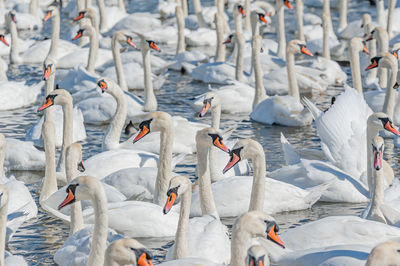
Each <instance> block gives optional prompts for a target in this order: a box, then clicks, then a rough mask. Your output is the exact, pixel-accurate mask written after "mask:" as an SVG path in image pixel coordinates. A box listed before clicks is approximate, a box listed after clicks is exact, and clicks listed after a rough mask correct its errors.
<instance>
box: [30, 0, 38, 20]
mask: <svg viewBox="0 0 400 266" xmlns="http://www.w3.org/2000/svg"><path fill="white" fill-rule="evenodd" d="M38 9H39V1H38V0H31V2H30V3H29V14H31V15H32V16H35V17H37V15H38Z"/></svg>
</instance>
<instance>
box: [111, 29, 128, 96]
mask: <svg viewBox="0 0 400 266" xmlns="http://www.w3.org/2000/svg"><path fill="white" fill-rule="evenodd" d="M120 49H121V45H120V43H119V41H118V37H117V36H116V35H114V37H113V42H112V54H113V58H114V65H115V72H116V73H117V80H118V85H119V86H120V87H121V89H122V90H124V91H127V90H128V85H127V84H126V80H125V74H124V69H123V67H122V61H121V53H120V51H119V50H120Z"/></svg>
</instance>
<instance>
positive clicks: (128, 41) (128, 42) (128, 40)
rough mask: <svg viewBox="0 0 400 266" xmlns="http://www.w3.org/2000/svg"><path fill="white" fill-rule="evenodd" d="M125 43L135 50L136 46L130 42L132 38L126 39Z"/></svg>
mask: <svg viewBox="0 0 400 266" xmlns="http://www.w3.org/2000/svg"><path fill="white" fill-rule="evenodd" d="M126 43H127V44H129V45H130V46H132V47H133V48H136V44H135V43H134V42H133V41H132V38H128V39H127V40H126Z"/></svg>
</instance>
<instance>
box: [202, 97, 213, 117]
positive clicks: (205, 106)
mask: <svg viewBox="0 0 400 266" xmlns="http://www.w3.org/2000/svg"><path fill="white" fill-rule="evenodd" d="M213 99H214V98H213V97H211V98H205V99H204V101H203V108H202V109H201V112H200V114H199V117H203V116H205V115H206V113H207V111H208V110H209V109H210V108H211V101H212V100H213Z"/></svg>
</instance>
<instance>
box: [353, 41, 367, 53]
mask: <svg viewBox="0 0 400 266" xmlns="http://www.w3.org/2000/svg"><path fill="white" fill-rule="evenodd" d="M350 45H351V46H352V47H354V48H355V50H356V51H358V52H364V53H366V54H369V51H368V49H367V46H366V43H365V41H364V40H363V39H362V38H360V37H354V38H352V39H351V40H350Z"/></svg>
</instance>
